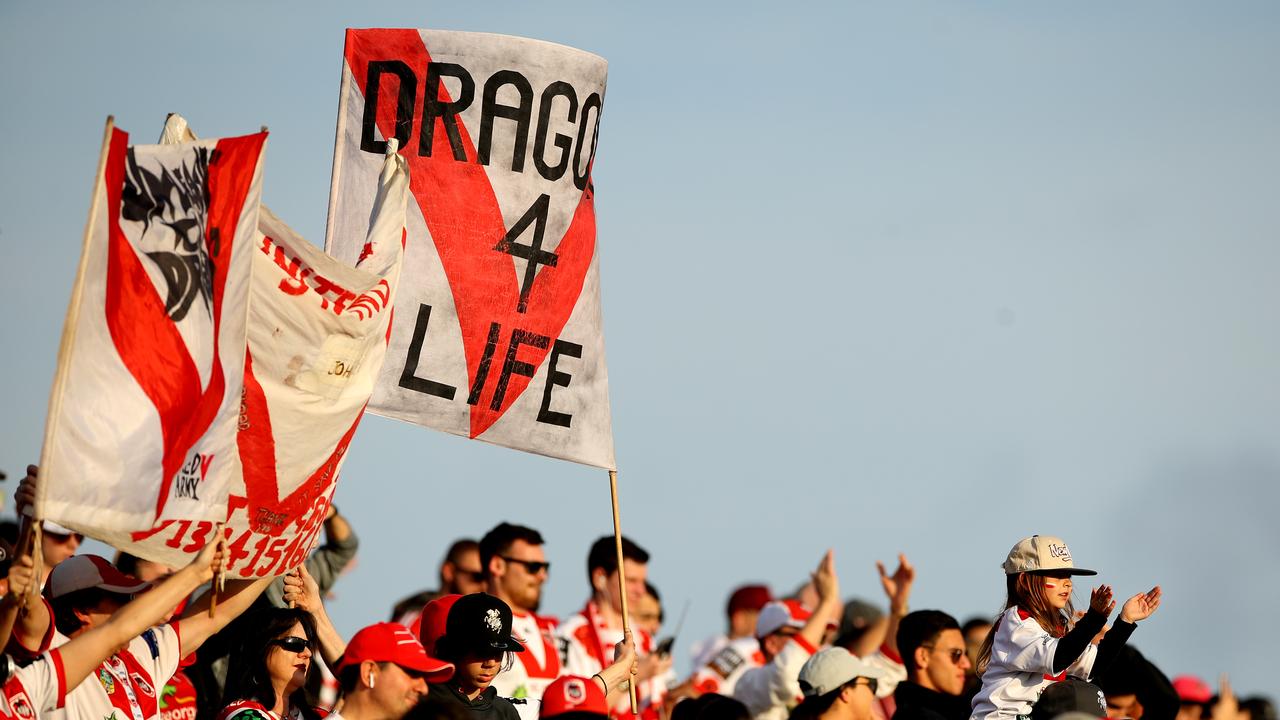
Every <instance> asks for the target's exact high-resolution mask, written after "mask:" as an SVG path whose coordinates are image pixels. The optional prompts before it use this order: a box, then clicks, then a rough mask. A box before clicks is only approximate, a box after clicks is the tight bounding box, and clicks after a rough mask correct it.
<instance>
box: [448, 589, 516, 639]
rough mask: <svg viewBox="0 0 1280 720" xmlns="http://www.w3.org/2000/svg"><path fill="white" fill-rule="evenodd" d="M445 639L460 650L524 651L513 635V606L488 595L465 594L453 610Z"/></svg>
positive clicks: (454, 605)
mask: <svg viewBox="0 0 1280 720" xmlns="http://www.w3.org/2000/svg"><path fill="white" fill-rule="evenodd" d="M444 636H445V638H448V641H449V643H450V644H451V645H452V646H453V647H454V648H457V649H458V650H464V651H465V650H473V649H492V650H503V651H507V652H524V645H522V644H520V641H519V640H517V639H516V638H515V636H514V635H512V634H511V606H509V605H507V604H506V603H505V602H503V601H502V600H500V599H498V598H496V597H494V596H492V595H490V594H488V593H482V592H480V593H472V594H470V595H463V596H462V597H460V598H458V601H457V602H455V603H454V604H453V607H451V608H449V617H448V618H447V619H446V620H445V627H444Z"/></svg>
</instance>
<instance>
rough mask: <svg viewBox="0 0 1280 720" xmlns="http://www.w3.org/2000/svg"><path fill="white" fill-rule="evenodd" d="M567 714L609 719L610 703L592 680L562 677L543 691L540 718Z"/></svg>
mask: <svg viewBox="0 0 1280 720" xmlns="http://www.w3.org/2000/svg"><path fill="white" fill-rule="evenodd" d="M566 713H590V714H592V715H599V716H600V717H607V716H608V715H609V701H608V700H607V699H606V698H605V696H604V691H603V690H601V689H600V686H599V685H597V684H596V682H595V681H594V680H592V679H590V678H584V677H579V676H577V675H562V676H560V677H558V678H556V679H555V682H553V683H551V684H550V685H548V686H547V689H546V690H544V691H542V709H540V710H539V711H538V717H539V718H553V717H556V716H558V715H564V714H566Z"/></svg>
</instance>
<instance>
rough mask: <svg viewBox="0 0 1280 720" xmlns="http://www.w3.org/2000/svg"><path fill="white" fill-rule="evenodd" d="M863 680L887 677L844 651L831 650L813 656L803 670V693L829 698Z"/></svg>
mask: <svg viewBox="0 0 1280 720" xmlns="http://www.w3.org/2000/svg"><path fill="white" fill-rule="evenodd" d="M860 677H864V678H875V679H876V680H881V679H883V678H884V677H885V673H884V671H883V670H881V669H880V668H878V667H876V666H875V665H872V664H871V663H869V662H867V661H866V660H862V659H861V658H859V657H858V656H857V655H854V654H853V653H851V652H849V651H848V650H845V649H844V648H842V647H829V648H826V649H823V650H819V651H818V652H816V653H814V655H813V657H811V658H809V659H808V661H806V662H805V664H804V667H802V668H800V691H801V692H802V693H804V696H805V697H807V698H809V697H817V696H819V695H826V694H827V693H829V692H832V691H835V690H838V689H840V687H841V686H843V685H845V684H846V683H849V682H852V681H853V679H854V678H860Z"/></svg>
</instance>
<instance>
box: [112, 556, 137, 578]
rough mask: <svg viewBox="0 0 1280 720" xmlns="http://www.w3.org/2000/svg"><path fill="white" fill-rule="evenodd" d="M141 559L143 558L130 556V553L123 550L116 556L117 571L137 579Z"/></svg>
mask: <svg viewBox="0 0 1280 720" xmlns="http://www.w3.org/2000/svg"><path fill="white" fill-rule="evenodd" d="M141 559H142V558H140V557H138V556H137V555H130V554H129V553H127V552H124V551H123V550H121V551H120V553H119V554H117V555H116V569H117V570H119V571H120V572H122V573H124V574H125V575H131V576H133V577H137V576H138V561H139V560H141Z"/></svg>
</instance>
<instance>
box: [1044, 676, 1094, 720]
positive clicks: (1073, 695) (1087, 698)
mask: <svg viewBox="0 0 1280 720" xmlns="http://www.w3.org/2000/svg"><path fill="white" fill-rule="evenodd" d="M1063 713H1087V714H1089V715H1092V716H1094V717H1106V716H1107V701H1106V700H1105V699H1104V698H1103V695H1102V689H1101V688H1099V687H1098V686H1097V685H1094V684H1093V683H1087V682H1085V681H1083V680H1076V679H1074V678H1068V679H1066V680H1063V681H1062V682H1056V683H1054V684H1052V685H1050V686H1049V687H1047V688H1045V689H1044V692H1042V693H1040V699H1039V700H1037V701H1036V704H1035V705H1033V706H1032V708H1031V718H1032V720H1051V719H1052V718H1055V717H1057V716H1059V715H1061V714H1063Z"/></svg>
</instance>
